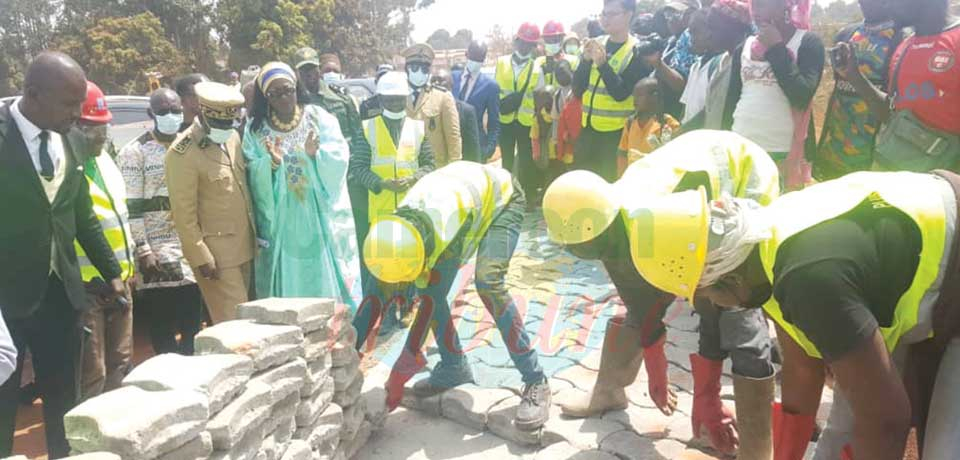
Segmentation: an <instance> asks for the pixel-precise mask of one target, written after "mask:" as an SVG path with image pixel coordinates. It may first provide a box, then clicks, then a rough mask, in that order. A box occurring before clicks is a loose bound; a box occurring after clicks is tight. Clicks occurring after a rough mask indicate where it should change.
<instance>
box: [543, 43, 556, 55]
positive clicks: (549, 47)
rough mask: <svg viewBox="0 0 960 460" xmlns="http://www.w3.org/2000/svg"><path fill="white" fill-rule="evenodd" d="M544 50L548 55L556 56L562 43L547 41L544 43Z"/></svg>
mask: <svg viewBox="0 0 960 460" xmlns="http://www.w3.org/2000/svg"><path fill="white" fill-rule="evenodd" d="M543 50H544V51H546V52H547V56H556V55H557V53H559V52H560V45H559V44H557V43H547V44H546V45H543Z"/></svg>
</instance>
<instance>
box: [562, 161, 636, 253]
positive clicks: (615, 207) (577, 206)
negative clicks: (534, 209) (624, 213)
mask: <svg viewBox="0 0 960 460" xmlns="http://www.w3.org/2000/svg"><path fill="white" fill-rule="evenodd" d="M618 212H620V203H619V200H617V196H616V193H615V189H614V186H613V185H612V184H610V183H608V182H607V181H605V180H603V178H602V177H600V176H598V175H596V174H594V173H592V172H590V171H571V172H568V173H566V174H564V175H562V176H560V177H558V178H557V180H555V181H553V183H552V184H551V185H550V187H549V188H547V191H546V193H544V195H543V217H544V219H545V220H546V221H547V235H548V236H549V237H550V239H551V240H552V241H554V242H556V243H560V244H565V245H568V244H580V243H585V242H587V241H590V240H592V239H594V238H596V237H597V236H599V235H600V234H601V233H603V232H604V231H605V230H606V229H607V228H608V227H609V226H610V224H611V223H613V220H614V219H616V217H617V213H618Z"/></svg>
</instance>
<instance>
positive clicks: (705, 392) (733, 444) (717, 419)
mask: <svg viewBox="0 0 960 460" xmlns="http://www.w3.org/2000/svg"><path fill="white" fill-rule="evenodd" d="M690 364H691V366H692V367H693V415H692V416H691V417H690V419H691V422H692V423H693V436H694V442H696V443H698V444H700V445H703V446H705V447H710V448H713V449H714V450H716V451H717V452H720V453H722V454H725V455H736V453H737V447H738V446H739V439H738V437H737V421H736V419H735V418H734V416H733V412H731V411H730V409H728V408H727V407H725V406H724V405H723V402H721V401H720V376H721V375H723V361H713V360H709V359H707V358H704V357H703V356H700V355H699V354H696V353H695V354H692V355H690ZM704 438H709V442H707V441H706V440H705V439H704Z"/></svg>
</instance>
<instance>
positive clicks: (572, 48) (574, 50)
mask: <svg viewBox="0 0 960 460" xmlns="http://www.w3.org/2000/svg"><path fill="white" fill-rule="evenodd" d="M566 52H567V54H570V55H574V56H575V55H577V54H578V53H580V47H579V46H577V45H574V44H570V45H567V49H566Z"/></svg>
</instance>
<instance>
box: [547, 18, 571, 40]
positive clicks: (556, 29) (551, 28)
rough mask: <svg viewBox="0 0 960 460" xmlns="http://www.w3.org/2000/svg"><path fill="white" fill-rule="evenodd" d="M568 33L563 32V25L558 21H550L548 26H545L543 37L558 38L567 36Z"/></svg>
mask: <svg viewBox="0 0 960 460" xmlns="http://www.w3.org/2000/svg"><path fill="white" fill-rule="evenodd" d="M566 34H567V33H566V32H564V30H563V24H561V23H559V22H557V21H550V22H548V23H547V25H545V26H543V36H544V37H556V36H559V35H566Z"/></svg>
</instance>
